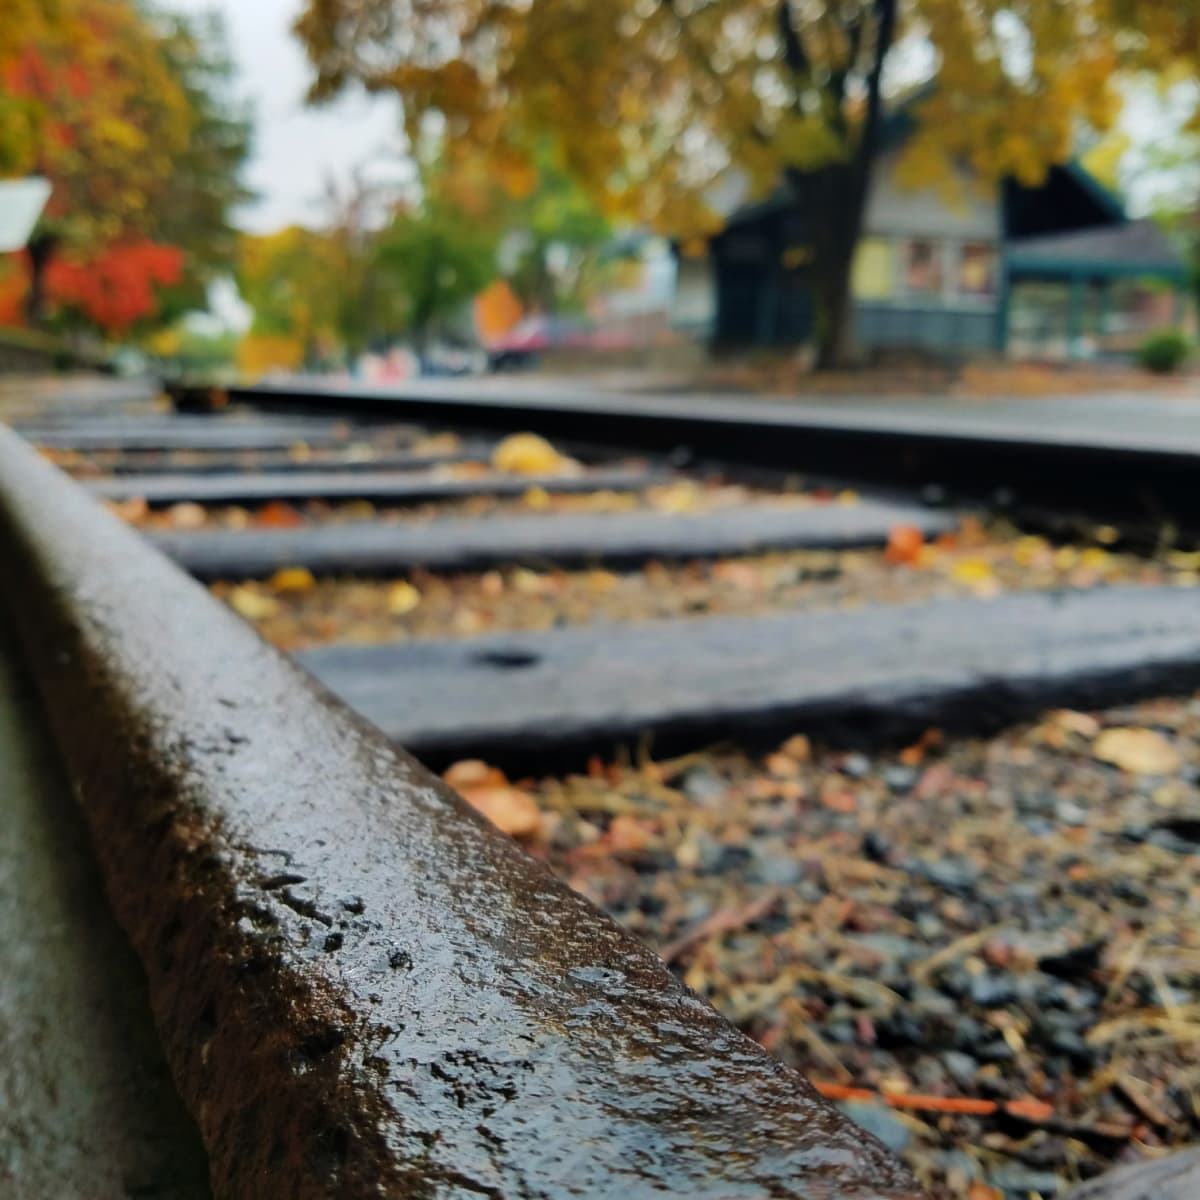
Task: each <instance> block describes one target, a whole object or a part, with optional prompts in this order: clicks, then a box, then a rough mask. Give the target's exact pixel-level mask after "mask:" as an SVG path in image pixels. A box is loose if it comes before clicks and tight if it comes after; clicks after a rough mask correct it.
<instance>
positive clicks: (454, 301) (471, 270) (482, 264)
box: [373, 189, 497, 347]
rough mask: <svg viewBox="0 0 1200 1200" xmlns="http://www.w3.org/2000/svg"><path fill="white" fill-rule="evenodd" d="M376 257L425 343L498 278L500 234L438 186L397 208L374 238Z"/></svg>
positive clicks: (411, 326) (410, 327)
mask: <svg viewBox="0 0 1200 1200" xmlns="http://www.w3.org/2000/svg"><path fill="white" fill-rule="evenodd" d="M373 261H374V263H375V265H376V268H377V270H378V274H379V276H380V277H381V279H383V280H384V281H386V283H387V285H388V286H389V287H391V288H393V289H394V290H395V292H396V294H397V295H398V296H399V297H401V298H402V303H403V305H404V326H405V328H406V329H407V330H408V332H409V333H411V334H412V336H413V340H414V341H415V342H416V343H417V345H418V346H422V347H423V346H424V345H425V344H426V343H427V341H428V339H429V337H430V335H431V334H432V333H433V332H435V330H436V329H437V327H438V325H439V324H440V323H442V322H444V321H445V320H446V319H448V318H450V317H452V316H453V315H454V314H455V313H456V312H458V311H459V310H460V309H462V308H463V307H464V306H465V305H466V304H467V303H468V301H470V300H471V298H472V297H473V296H474V295H475V294H476V293H477V292H479V291H481V290H482V289H483V288H484V287H485V286H486V285H487V284H488V283H490V282H491V281H492V280H493V279H495V278H496V274H497V269H496V240H495V236H494V234H493V233H492V232H490V231H489V230H488V229H487V228H486V227H479V226H473V225H472V224H471V222H470V220H469V219H467V218H466V216H465V214H464V213H463V212H462V210H460V209H458V208H456V207H454V206H453V205H452V204H451V203H449V202H448V201H447V200H446V199H445V198H444V197H443V196H441V195H440V194H439V193H438V192H437V190H436V189H433V190H430V191H427V192H426V194H425V196H424V197H423V198H422V200H421V202H420V204H419V205H417V206H416V207H415V208H413V209H411V210H405V209H398V210H397V211H396V212H395V214H394V215H393V217H392V219H391V221H390V222H389V223H388V225H387V226H386V228H384V229H383V230H381V232H380V233H379V236H378V238H377V239H376V241H375V244H374V247H373Z"/></svg>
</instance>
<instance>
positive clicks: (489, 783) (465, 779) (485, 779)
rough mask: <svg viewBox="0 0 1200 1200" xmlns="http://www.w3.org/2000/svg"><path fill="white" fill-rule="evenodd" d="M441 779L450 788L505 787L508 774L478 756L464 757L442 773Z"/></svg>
mask: <svg viewBox="0 0 1200 1200" xmlns="http://www.w3.org/2000/svg"><path fill="white" fill-rule="evenodd" d="M442 779H444V780H445V781H446V783H447V784H449V786H450V787H452V788H470V787H505V786H507V784H508V776H507V775H505V774H504V772H503V771H501V770H500V768H499V767H493V766H491V765H490V764H489V763H485V762H484V761H483V760H482V759H480V758H464V759H461V760H460V761H458V762H456V763H451V764H450V766H448V767H447V768H446V770H445V771H444V772H443V773H442Z"/></svg>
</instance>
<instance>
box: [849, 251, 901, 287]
mask: <svg viewBox="0 0 1200 1200" xmlns="http://www.w3.org/2000/svg"><path fill="white" fill-rule="evenodd" d="M892 263H893V255H892V244H891V242H885V241H884V240H883V239H882V238H864V239H863V240H862V241H861V242H859V243H858V249H857V250H856V251H855V253H854V270H853V272H852V274H851V287H852V289H853V294H854V297H855V299H857V300H886V299H888V298H889V297H890V296H891V295H892V292H893V291H894V288H893V285H892V280H893V274H892Z"/></svg>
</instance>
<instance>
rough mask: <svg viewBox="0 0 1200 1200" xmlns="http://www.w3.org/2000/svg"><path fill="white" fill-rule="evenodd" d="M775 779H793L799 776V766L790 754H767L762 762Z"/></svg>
mask: <svg viewBox="0 0 1200 1200" xmlns="http://www.w3.org/2000/svg"><path fill="white" fill-rule="evenodd" d="M763 765H764V766H765V767H766V768H767V770H768V771H769V772H770V773H771V774H772V775H774V776H775V778H776V779H793V778H795V777H796V776H797V775H799V774H800V764H799V763H798V762H797V761H796V760H795V759H794V758H792V756H791V755H790V754H784V753H782V752H780V753H777V754H768V755H767V757H766V759H765V760H764V762H763Z"/></svg>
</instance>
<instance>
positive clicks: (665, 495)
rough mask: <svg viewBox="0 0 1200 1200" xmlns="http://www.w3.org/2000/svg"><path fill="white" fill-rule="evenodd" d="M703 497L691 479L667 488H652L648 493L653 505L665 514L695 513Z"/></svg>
mask: <svg viewBox="0 0 1200 1200" xmlns="http://www.w3.org/2000/svg"><path fill="white" fill-rule="evenodd" d="M702 497H703V493H702V492H701V490H700V488H699V487H698V486H697V485H696V484H695V483H693V482H692V481H691V480H690V479H681V480H680V481H679V482H678V483H672V484H668V485H667V486H666V487H659V488H651V489H650V491H649V492H648V493H647V498H648V499H649V501H650V503H651V505H653V507H654V508H656V509H657V510H658V511H659V512H664V513H689V512H695V511H696V509H697V508H698V507H699V506H700V501H701V499H702Z"/></svg>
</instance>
